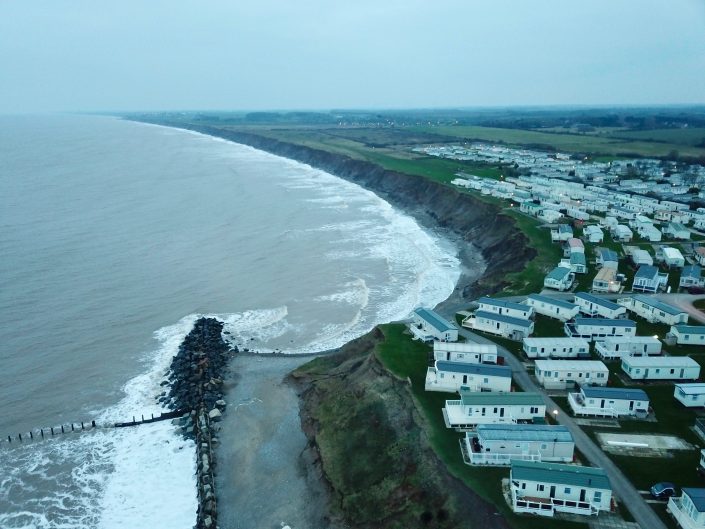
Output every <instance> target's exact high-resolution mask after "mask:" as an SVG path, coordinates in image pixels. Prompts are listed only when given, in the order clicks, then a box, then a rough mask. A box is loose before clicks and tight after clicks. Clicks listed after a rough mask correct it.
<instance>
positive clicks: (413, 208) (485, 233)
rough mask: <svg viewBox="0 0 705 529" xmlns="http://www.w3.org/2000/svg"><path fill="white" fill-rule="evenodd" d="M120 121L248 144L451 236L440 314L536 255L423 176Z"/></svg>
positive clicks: (487, 208) (243, 136)
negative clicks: (456, 271) (455, 263)
mask: <svg viewBox="0 0 705 529" xmlns="http://www.w3.org/2000/svg"><path fill="white" fill-rule="evenodd" d="M123 119H126V120H129V121H136V122H138V123H146V124H151V125H158V126H165V127H170V128H176V129H182V130H188V131H192V132H198V133H201V134H204V135H207V136H212V137H215V138H220V139H224V140H228V141H232V142H234V143H238V144H241V145H246V146H249V147H252V148H254V149H258V150H261V151H264V152H268V153H270V154H274V155H276V156H281V157H283V158H287V159H290V160H294V161H297V162H300V163H304V164H306V165H309V166H311V167H313V168H315V169H319V170H321V171H324V172H327V173H329V174H332V175H333V176H337V177H338V178H342V179H343V180H347V181H349V182H353V183H355V184H358V185H360V186H361V187H363V188H364V189H367V190H368V191H371V192H373V193H375V194H376V195H377V196H378V197H380V198H381V199H383V200H385V201H386V202H388V203H389V204H391V205H392V206H393V207H394V208H396V209H398V210H399V211H401V212H402V213H404V214H406V215H408V216H410V217H412V218H413V219H414V220H416V221H417V222H418V223H419V225H420V226H421V227H422V228H424V229H426V230H428V231H430V232H431V233H432V234H433V235H436V236H440V237H443V238H446V239H448V240H450V241H451V242H452V243H453V244H454V245H455V247H456V249H457V250H458V254H457V257H458V259H459V260H460V277H459V279H458V282H457V284H456V287H455V289H454V290H453V292H452V293H451V295H450V296H449V297H448V298H447V299H446V300H444V301H442V302H441V303H439V304H438V308H439V310H442V311H443V312H444V313H448V312H450V311H453V312H455V310H459V309H460V308H462V307H463V306H464V304H466V303H467V302H468V301H470V300H472V299H475V298H477V297H479V296H482V295H489V294H494V293H496V292H497V291H499V290H501V289H502V288H503V287H505V286H506V285H507V284H508V283H507V281H506V280H505V276H506V275H507V274H508V273H511V272H516V271H519V270H521V269H523V267H524V265H525V264H526V263H527V262H528V261H530V260H531V259H532V258H533V257H535V255H536V251H535V250H534V249H533V248H531V247H530V246H529V245H528V238H527V237H526V236H525V235H524V233H523V232H522V231H521V230H520V229H519V228H518V227H517V226H516V224H515V222H514V220H513V219H512V218H510V217H508V216H506V215H503V214H502V213H501V210H500V208H498V207H497V206H494V205H491V204H488V203H486V202H482V201H480V200H478V199H476V198H475V197H473V196H471V195H469V194H467V193H462V192H461V191H460V190H458V189H455V188H453V187H450V186H447V185H443V184H440V183H438V182H435V181H432V180H429V179H426V178H423V177H418V176H412V175H408V174H405V173H400V172H397V171H390V170H387V169H384V168H382V167H380V166H378V165H377V164H374V163H372V162H368V161H361V160H354V159H352V158H350V157H348V156H344V155H340V154H334V153H331V152H328V151H322V150H318V149H313V148H310V147H306V146H303V145H298V144H293V143H285V142H281V141H279V140H274V139H271V138H267V137H265V136H259V135H256V134H252V133H246V132H238V131H231V130H224V129H219V128H217V127H212V126H205V125H194V124H190V123H180V122H173V121H168V120H154V121H145V120H134V119H132V118H128V117H124V118H123ZM478 267H480V268H481V270H479V271H478Z"/></svg>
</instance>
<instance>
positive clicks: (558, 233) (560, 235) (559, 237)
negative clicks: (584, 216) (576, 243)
mask: <svg viewBox="0 0 705 529" xmlns="http://www.w3.org/2000/svg"><path fill="white" fill-rule="evenodd" d="M572 237H573V228H571V227H570V226H569V225H568V224H559V225H558V226H556V227H555V228H551V240H552V241H553V242H556V241H559V242H565V241H567V240H568V239H570V238H572Z"/></svg>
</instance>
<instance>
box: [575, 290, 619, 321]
mask: <svg viewBox="0 0 705 529" xmlns="http://www.w3.org/2000/svg"><path fill="white" fill-rule="evenodd" d="M573 303H575V304H576V305H577V306H578V308H579V309H580V312H581V313H582V314H585V315H586V316H590V317H591V318H596V317H600V318H611V319H617V318H620V317H622V316H624V315H626V313H627V309H625V308H624V307H622V306H621V305H617V304H616V303H614V302H613V301H610V300H608V299H604V298H601V297H599V296H593V295H592V294H587V293H586V292H576V294H575V296H574V297H573Z"/></svg>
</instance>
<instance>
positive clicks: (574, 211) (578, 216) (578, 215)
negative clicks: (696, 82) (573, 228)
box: [566, 208, 590, 220]
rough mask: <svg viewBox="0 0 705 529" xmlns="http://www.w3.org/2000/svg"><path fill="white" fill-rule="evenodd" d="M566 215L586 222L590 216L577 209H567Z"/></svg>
mask: <svg viewBox="0 0 705 529" xmlns="http://www.w3.org/2000/svg"><path fill="white" fill-rule="evenodd" d="M566 215H567V216H569V217H570V218H572V219H576V220H588V219H589V218H590V214H589V213H588V212H587V211H583V210H582V209H578V208H567V209H566Z"/></svg>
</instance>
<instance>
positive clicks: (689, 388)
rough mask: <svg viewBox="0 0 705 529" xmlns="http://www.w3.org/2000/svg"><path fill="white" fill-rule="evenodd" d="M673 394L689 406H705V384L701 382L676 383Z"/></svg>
mask: <svg viewBox="0 0 705 529" xmlns="http://www.w3.org/2000/svg"><path fill="white" fill-rule="evenodd" d="M673 396H674V397H675V399H676V400H677V401H678V402H680V403H681V404H683V406H685V407H687V408H700V407H702V406H705V384H702V383H699V382H692V383H690V384H676V388H675V390H674V391H673Z"/></svg>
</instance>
